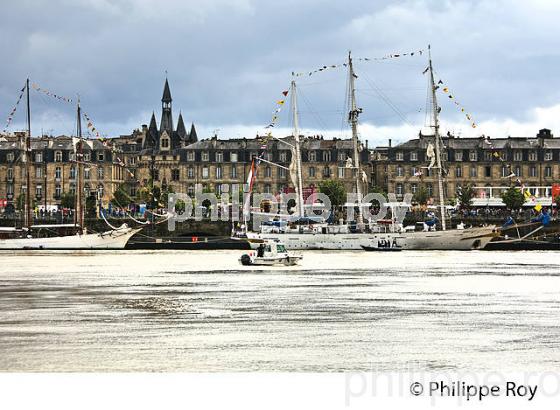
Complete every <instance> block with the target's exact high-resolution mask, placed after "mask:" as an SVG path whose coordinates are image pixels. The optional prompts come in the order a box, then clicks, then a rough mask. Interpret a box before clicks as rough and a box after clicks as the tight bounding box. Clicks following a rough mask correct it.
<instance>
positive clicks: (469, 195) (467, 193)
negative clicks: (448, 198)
mask: <svg viewBox="0 0 560 410" xmlns="http://www.w3.org/2000/svg"><path fill="white" fill-rule="evenodd" d="M475 194H476V193H475V191H474V188H473V187H472V185H466V186H464V187H459V189H457V199H459V205H460V207H461V209H469V208H470V207H471V205H472V200H473V198H474V196H475Z"/></svg>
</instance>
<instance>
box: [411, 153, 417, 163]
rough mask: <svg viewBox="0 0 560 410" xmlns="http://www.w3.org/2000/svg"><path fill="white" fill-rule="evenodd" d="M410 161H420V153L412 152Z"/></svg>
mask: <svg viewBox="0 0 560 410" xmlns="http://www.w3.org/2000/svg"><path fill="white" fill-rule="evenodd" d="M410 160H411V161H418V152H416V151H412V152H411V153H410Z"/></svg>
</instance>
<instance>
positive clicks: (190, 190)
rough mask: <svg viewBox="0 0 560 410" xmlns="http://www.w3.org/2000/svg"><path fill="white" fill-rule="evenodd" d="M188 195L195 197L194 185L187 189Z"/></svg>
mask: <svg viewBox="0 0 560 410" xmlns="http://www.w3.org/2000/svg"><path fill="white" fill-rule="evenodd" d="M187 194H188V195H189V196H190V197H192V196H193V195H194V185H193V184H189V187H188V188H187Z"/></svg>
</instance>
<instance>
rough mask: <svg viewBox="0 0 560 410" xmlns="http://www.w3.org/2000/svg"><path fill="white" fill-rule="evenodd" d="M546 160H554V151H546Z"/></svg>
mask: <svg viewBox="0 0 560 410" xmlns="http://www.w3.org/2000/svg"><path fill="white" fill-rule="evenodd" d="M544 160H545V161H552V151H546V152H545V153H544Z"/></svg>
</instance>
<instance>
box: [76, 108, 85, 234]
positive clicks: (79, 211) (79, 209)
mask: <svg viewBox="0 0 560 410" xmlns="http://www.w3.org/2000/svg"><path fill="white" fill-rule="evenodd" d="M77 116H78V118H77V137H78V142H77V144H78V146H77V147H76V215H75V217H74V221H75V225H76V226H79V227H80V229H81V230H82V231H83V229H84V212H83V202H82V191H83V187H82V161H83V158H84V155H83V141H82V119H81V116H82V108H81V107H80V100H79V99H78V109H77Z"/></svg>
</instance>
